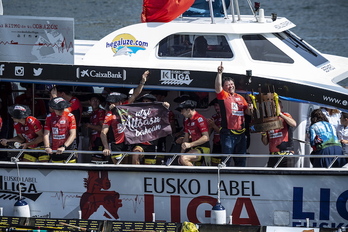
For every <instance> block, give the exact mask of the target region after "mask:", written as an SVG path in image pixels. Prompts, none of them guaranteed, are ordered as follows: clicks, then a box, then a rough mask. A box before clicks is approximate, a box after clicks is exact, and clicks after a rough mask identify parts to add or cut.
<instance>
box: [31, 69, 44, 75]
mask: <svg viewBox="0 0 348 232" xmlns="http://www.w3.org/2000/svg"><path fill="white" fill-rule="evenodd" d="M42 70H43V69H42V68H38V69H36V68H33V75H34V76H35V77H37V76H40V75H41V73H42Z"/></svg>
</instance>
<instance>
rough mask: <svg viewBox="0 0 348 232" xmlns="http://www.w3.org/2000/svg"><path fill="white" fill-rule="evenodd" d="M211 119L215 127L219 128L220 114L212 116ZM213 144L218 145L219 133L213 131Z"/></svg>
mask: <svg viewBox="0 0 348 232" xmlns="http://www.w3.org/2000/svg"><path fill="white" fill-rule="evenodd" d="M212 119H213V121H214V123H215V125H216V126H217V127H219V128H220V127H221V116H220V114H214V115H213V116H212ZM213 144H218V145H220V133H216V131H215V130H214V137H213Z"/></svg>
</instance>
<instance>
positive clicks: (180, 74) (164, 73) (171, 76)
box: [160, 70, 193, 85]
mask: <svg viewBox="0 0 348 232" xmlns="http://www.w3.org/2000/svg"><path fill="white" fill-rule="evenodd" d="M192 81H193V80H192V79H191V78H190V71H178V70H161V79H160V82H161V84H162V85H163V84H166V85H183V84H185V85H190V84H191V82H192Z"/></svg>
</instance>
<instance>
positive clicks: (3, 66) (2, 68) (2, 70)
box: [0, 64, 5, 76]
mask: <svg viewBox="0 0 348 232" xmlns="http://www.w3.org/2000/svg"><path fill="white" fill-rule="evenodd" d="M4 70H5V65H4V64H1V65H0V76H2V75H3V72H4Z"/></svg>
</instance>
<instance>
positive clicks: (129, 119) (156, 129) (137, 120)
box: [116, 102, 172, 144]
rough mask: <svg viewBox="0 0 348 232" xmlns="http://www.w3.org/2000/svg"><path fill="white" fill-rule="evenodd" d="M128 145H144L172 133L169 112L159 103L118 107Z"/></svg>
mask: <svg viewBox="0 0 348 232" xmlns="http://www.w3.org/2000/svg"><path fill="white" fill-rule="evenodd" d="M116 109H117V113H118V114H119V116H120V118H121V121H122V124H123V128H124V133H125V139H126V143H127V144H136V143H143V142H148V141H153V140H156V139H159V138H161V137H166V136H167V135H170V134H171V133H172V129H171V126H170V123H169V110H168V109H167V108H165V107H164V106H163V103H162V102H158V103H135V104H131V105H121V106H116Z"/></svg>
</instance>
